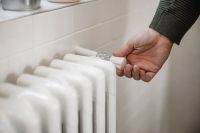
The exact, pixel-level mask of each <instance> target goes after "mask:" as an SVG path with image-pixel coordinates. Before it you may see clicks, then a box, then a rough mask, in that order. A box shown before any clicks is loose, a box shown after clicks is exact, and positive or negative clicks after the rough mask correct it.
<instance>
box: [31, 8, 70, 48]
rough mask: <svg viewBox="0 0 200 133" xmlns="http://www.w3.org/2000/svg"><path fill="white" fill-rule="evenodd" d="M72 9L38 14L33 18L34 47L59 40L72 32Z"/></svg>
mask: <svg viewBox="0 0 200 133" xmlns="http://www.w3.org/2000/svg"><path fill="white" fill-rule="evenodd" d="M73 9H74V8H73V7H68V8H64V9H60V10H56V11H52V12H47V13H43V14H38V15H35V16H33V17H34V30H35V31H34V33H35V35H34V36H35V45H40V44H42V43H47V42H50V41H53V40H56V39H59V38H61V37H63V36H65V35H67V34H69V33H72V32H73V31H74V23H73Z"/></svg>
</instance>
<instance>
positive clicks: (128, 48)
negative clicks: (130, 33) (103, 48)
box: [113, 41, 134, 57]
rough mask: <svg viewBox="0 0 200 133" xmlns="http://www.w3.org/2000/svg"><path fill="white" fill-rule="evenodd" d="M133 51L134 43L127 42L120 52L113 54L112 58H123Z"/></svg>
mask: <svg viewBox="0 0 200 133" xmlns="http://www.w3.org/2000/svg"><path fill="white" fill-rule="evenodd" d="M133 50H134V41H128V42H127V43H126V44H125V45H124V46H123V47H122V48H121V49H120V50H118V51H115V52H113V55H114V56H117V57H125V56H127V55H128V54H130V53H131V52H132V51H133Z"/></svg>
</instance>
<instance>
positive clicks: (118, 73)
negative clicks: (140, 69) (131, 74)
mask: <svg viewBox="0 0 200 133" xmlns="http://www.w3.org/2000/svg"><path fill="white" fill-rule="evenodd" d="M116 73H117V75H118V76H119V77H122V76H124V71H123V70H120V69H118V68H117V70H116Z"/></svg>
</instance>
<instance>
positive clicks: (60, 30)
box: [0, 0, 200, 133]
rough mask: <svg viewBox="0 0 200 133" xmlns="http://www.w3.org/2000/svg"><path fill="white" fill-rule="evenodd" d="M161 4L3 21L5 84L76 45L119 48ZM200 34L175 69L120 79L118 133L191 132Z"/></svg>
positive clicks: (0, 40)
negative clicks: (144, 79) (148, 79)
mask: <svg viewBox="0 0 200 133" xmlns="http://www.w3.org/2000/svg"><path fill="white" fill-rule="evenodd" d="M158 1H159V0H148V1H147V0H98V1H95V2H92V3H88V4H83V5H78V6H74V7H69V8H65V9H60V10H57V11H52V12H48V13H42V14H38V15H34V16H31V17H26V18H21V19H18V20H14V21H10V22H6V23H0V81H8V82H15V80H16V78H17V76H18V75H20V74H21V73H23V72H26V73H31V72H32V70H33V69H34V67H36V66H37V65H47V64H48V63H49V61H50V60H52V59H53V58H55V57H57V58H61V57H62V56H63V55H64V54H65V53H68V52H71V51H72V49H73V47H74V45H81V46H85V47H88V48H91V49H97V48H98V49H101V50H105V51H107V52H112V51H113V50H116V49H119V47H120V46H121V45H122V44H123V43H124V42H125V41H126V40H127V39H128V38H129V37H130V36H132V35H134V34H135V33H137V32H138V31H140V30H143V29H145V28H147V27H148V25H149V23H150V21H151V19H152V17H153V15H154V12H155V10H156V7H157V4H158ZM199 32H200V30H199V22H198V24H197V25H196V27H194V28H193V30H192V31H191V32H190V33H189V34H188V36H187V37H186V38H185V39H184V41H183V46H181V47H179V48H176V49H175V50H174V51H175V52H174V53H173V54H172V56H171V57H173V58H172V65H171V68H170V70H171V71H169V65H170V64H169V63H166V64H165V66H164V67H163V69H162V70H161V71H160V72H159V74H158V75H157V76H156V77H155V79H154V80H153V81H152V82H151V83H149V84H147V83H143V82H138V81H134V80H129V79H126V78H118V88H117V130H118V133H186V132H187V131H188V130H190V129H191V128H192V126H193V125H195V124H194V123H196V120H195V119H196V116H197V115H198V112H199V109H200V108H199V105H200V104H199V101H200V100H199V88H200V87H199V86H200V85H199V83H200V82H199V79H200V78H199V76H200V75H199V70H198V68H200V63H199V61H198V58H199V47H200V45H199V44H198V43H199V42H200V40H199V37H198V35H199ZM188 55H189V56H188ZM194 59H195V60H196V61H195V60H194ZM191 67H192V69H191ZM188 69H189V71H188ZM186 70H187V71H186ZM169 74H170V75H169ZM191 103H192V104H191ZM169 107H170V108H169ZM190 118H191V120H190ZM188 119H189V120H190V121H187V120H188ZM168 126H169V127H168ZM183 127H184V128H183ZM168 129H171V130H168ZM184 131H185V132H184ZM187 133H188V132H187ZM190 133H191V132H190Z"/></svg>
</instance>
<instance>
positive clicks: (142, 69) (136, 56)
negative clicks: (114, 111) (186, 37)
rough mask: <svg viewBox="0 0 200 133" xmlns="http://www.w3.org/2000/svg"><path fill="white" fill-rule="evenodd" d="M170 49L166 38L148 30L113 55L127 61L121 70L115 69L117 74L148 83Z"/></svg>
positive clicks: (170, 46)
mask: <svg viewBox="0 0 200 133" xmlns="http://www.w3.org/2000/svg"><path fill="white" fill-rule="evenodd" d="M171 48H172V43H171V42H170V41H169V40H168V39H167V38H166V37H164V36H162V35H161V34H159V33H158V32H156V31H155V30H153V29H148V30H146V31H145V32H143V33H141V34H139V35H137V36H136V37H133V38H131V39H130V40H129V41H128V42H127V44H125V45H124V47H123V48H122V49H121V50H119V51H116V52H114V53H113V54H114V56H118V57H126V58H127V61H128V63H127V64H126V65H125V67H124V68H123V69H122V70H119V69H117V74H118V75H119V76H124V75H125V76H126V77H128V78H132V77H133V78H134V79H135V80H140V79H141V80H143V81H145V82H149V81H150V80H151V79H152V78H153V77H154V76H155V75H156V73H157V72H158V71H159V70H160V68H161V67H162V65H163V64H164V63H165V61H166V60H167V58H168V56H169V54H170V51H171Z"/></svg>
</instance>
